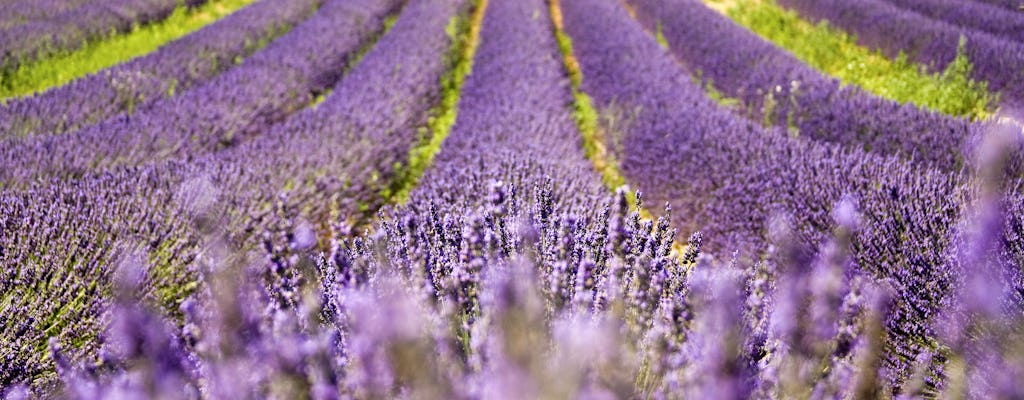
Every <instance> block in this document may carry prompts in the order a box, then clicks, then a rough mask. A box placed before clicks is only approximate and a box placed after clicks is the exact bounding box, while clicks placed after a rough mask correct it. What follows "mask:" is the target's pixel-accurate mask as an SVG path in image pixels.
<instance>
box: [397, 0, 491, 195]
mask: <svg viewBox="0 0 1024 400" xmlns="http://www.w3.org/2000/svg"><path fill="white" fill-rule="evenodd" d="M487 1H488V0H474V2H473V3H474V4H473V7H472V12H471V14H470V15H468V16H466V15H460V16H456V17H454V18H452V20H451V22H449V23H448V27H447V29H446V32H447V33H448V37H450V38H451V40H452V43H451V48H450V50H449V53H448V56H447V59H446V62H447V63H448V68H447V69H446V72H445V74H444V75H443V76H441V101H440V102H439V103H438V105H437V106H435V107H434V108H433V109H432V110H431V111H430V117H429V118H428V120H427V126H425V127H423V128H421V129H420V140H419V143H417V144H416V145H415V146H413V148H412V149H411V150H409V162H408V164H407V165H404V166H402V165H399V166H397V168H395V178H394V180H393V181H392V183H391V185H390V187H388V188H386V189H384V191H383V193H382V196H383V197H384V198H385V199H387V200H388V201H389V202H392V203H395V204H402V203H405V202H406V201H408V200H409V194H410V193H411V192H412V189H413V188H415V187H416V185H417V184H418V183H419V180H420V177H422V176H423V173H424V172H425V171H426V169H427V167H429V166H430V165H431V164H432V163H433V162H434V157H436V156H437V153H439V152H440V151H441V144H442V143H444V140H445V138H447V137H448V134H450V133H451V130H452V126H453V125H455V119H456V118H457V117H458V113H459V98H460V96H461V94H462V85H463V84H464V83H465V82H466V77H467V76H469V74H470V72H472V70H473V56H474V55H476V48H477V46H478V45H479V44H480V28H481V27H482V26H483V20H484V11H485V10H486V9H487Z"/></svg>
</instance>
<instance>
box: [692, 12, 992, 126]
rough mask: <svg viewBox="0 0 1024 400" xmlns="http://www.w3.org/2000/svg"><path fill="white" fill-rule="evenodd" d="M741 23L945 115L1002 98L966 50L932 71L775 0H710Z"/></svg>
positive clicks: (986, 109) (813, 61)
mask: <svg viewBox="0 0 1024 400" xmlns="http://www.w3.org/2000/svg"><path fill="white" fill-rule="evenodd" d="M705 1H706V2H707V3H708V5H709V6H711V7H712V8H715V9H716V10H719V11H724V12H725V13H726V15H728V16H729V17H730V18H732V20H733V21H735V22H736V23H738V24H740V25H742V26H744V27H746V28H747V29H750V30H752V31H754V32H755V33H757V34H758V35H760V36H761V37H763V38H765V39H767V40H768V41H771V42H772V43H774V44H775V45H777V46H779V47H782V48H783V49H786V50H788V51H789V52H790V53H792V54H793V55H794V56H796V58H798V59H800V60H801V61H803V62H804V63H807V64H808V65H810V66H811V67H813V68H815V69H817V70H819V71H821V72H823V73H824V74H826V75H830V76H833V77H836V78H838V79H839V80H840V81H841V82H842V83H843V84H845V85H856V86H859V87H861V88H863V89H865V90H867V91H868V92H871V93H873V94H875V95H877V96H880V97H884V98H887V99H891V100H895V101H897V102H900V103H912V104H915V105H917V106H920V107H924V108H927V109H931V110H935V111H939V112H942V113H945V114H949V115H954V116H961V117H969V118H973V119H978V118H985V117H987V116H989V115H990V114H991V112H992V110H994V109H995V107H996V103H997V98H996V96H995V95H994V94H992V93H991V92H989V91H988V85H987V83H985V82H978V81H975V80H973V79H971V78H970V74H971V68H972V65H971V63H970V61H969V60H968V59H967V56H966V54H964V52H963V43H961V47H960V51H959V52H958V54H957V57H956V59H955V60H954V61H953V62H952V63H950V64H949V65H948V66H947V67H946V70H945V71H941V72H938V71H928V70H927V68H926V67H924V66H922V65H918V64H916V63H913V62H911V61H908V60H907V57H906V55H904V54H900V55H899V56H898V57H896V59H895V60H893V59H889V58H888V57H886V56H885V55H883V54H882V53H881V52H878V51H872V50H870V49H868V48H865V47H862V46H860V45H858V44H857V40H856V37H855V36H853V35H850V34H848V33H846V32H844V31H842V30H840V29H838V28H835V27H833V26H831V25H829V24H828V22H827V21H822V22H820V23H817V24H814V23H811V22H808V21H806V20H804V19H802V18H800V16H799V15H798V14H796V13H795V12H793V11H788V10H786V9H784V8H782V7H780V6H779V5H777V4H776V3H775V2H774V1H772V0H705Z"/></svg>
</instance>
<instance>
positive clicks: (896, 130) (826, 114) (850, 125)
mask: <svg viewBox="0 0 1024 400" xmlns="http://www.w3.org/2000/svg"><path fill="white" fill-rule="evenodd" d="M628 3H629V4H630V5H632V6H633V9H634V10H635V13H636V15H637V18H638V19H640V21H641V22H643V23H644V24H645V25H646V26H647V28H648V29H649V30H652V31H653V30H655V29H658V28H657V27H659V26H660V29H661V32H662V34H663V35H664V37H665V38H666V39H667V41H668V44H669V47H670V49H671V50H672V53H673V54H674V55H675V56H676V57H677V58H678V59H679V60H680V61H681V62H682V63H683V65H685V66H686V68H688V69H689V72H690V74H691V75H699V76H700V77H701V78H702V79H703V80H704V83H705V84H711V85H713V86H714V88H715V89H716V90H720V91H721V92H723V93H725V94H726V95H727V96H729V97H734V98H738V99H740V100H741V101H742V102H743V104H744V105H745V107H746V108H747V109H748V113H749V114H750V116H751V118H753V119H755V120H759V121H762V120H768V121H772V122H773V123H774V125H776V126H779V127H781V128H786V129H794V128H795V129H796V135H798V136H800V137H807V138H811V139H814V140H820V141H827V142H833V143H841V144H844V145H849V146H855V147H860V148H863V149H865V150H869V151H872V152H876V153H881V154H887V155H899V156H902V157H904V158H907V159H913V160H917V161H920V162H922V163H924V164H926V165H930V166H933V167H937V168H942V169H947V170H959V169H960V168H962V167H963V166H964V165H966V164H967V163H966V162H965V160H964V159H963V154H970V153H971V151H970V146H973V145H976V142H977V140H978V139H979V137H980V136H981V134H982V133H983V132H984V131H985V130H986V129H987V126H986V125H985V124H981V123H972V122H970V121H967V120H964V119H960V118H953V117H949V116H945V115H942V114H940V113H936V112H931V111H927V110H923V109H920V108H917V107H915V106H913V105H901V104H899V103H897V102H894V101H889V100H884V99H881V98H878V97H875V96H873V95H870V94H868V93H867V92H864V91H863V90H861V89H859V88H857V87H854V86H841V85H840V82H839V81H838V80H837V79H834V78H831V77H828V76H825V75H823V74H822V73H820V72H818V71H816V70H814V69H812V68H811V67H809V66H808V65H806V64H804V63H802V62H800V61H799V60H797V59H796V58H795V57H793V56H792V55H791V54H789V53H787V52H786V51H784V50H782V49H780V48H778V47H776V46H775V45H773V44H771V43H769V42H767V41H765V40H764V39H762V38H760V37H758V36H757V34H755V33H753V32H750V31H749V30H747V29H744V28H743V27H741V26H738V25H736V24H735V23H734V22H733V21H731V20H729V19H728V18H727V17H725V16H723V15H721V14H719V13H717V12H715V11H713V10H711V9H710V8H708V7H706V6H704V5H703V3H701V2H700V1H698V0H667V1H652V0H630V1H628ZM697 72H699V74H695V73H697Z"/></svg>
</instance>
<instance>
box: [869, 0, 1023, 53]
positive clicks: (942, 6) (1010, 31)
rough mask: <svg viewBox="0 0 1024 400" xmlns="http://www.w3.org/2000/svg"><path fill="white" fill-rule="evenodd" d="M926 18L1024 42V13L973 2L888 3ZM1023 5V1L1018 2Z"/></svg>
mask: <svg viewBox="0 0 1024 400" xmlns="http://www.w3.org/2000/svg"><path fill="white" fill-rule="evenodd" d="M886 1H887V2H889V3H892V4H895V5H897V6H899V7H901V8H904V9H907V10H910V11H913V12H916V13H918V14H921V15H924V16H926V17H929V18H932V19H937V20H941V21H946V22H948V23H950V24H953V25H956V26H960V27H962V28H966V29H975V30H979V31H982V32H988V33H991V34H993V35H996V36H1000V37H1002V38H1004V39H1009V40H1012V41H1014V42H1017V43H1024V13H1019V12H1017V13H1014V12H1006V9H1005V8H1003V7H999V6H997V5H993V4H985V3H982V2H976V1H973V0H954V1H936V0H886ZM1015 3H1017V6H1019V5H1020V4H1019V2H1016V1H1015Z"/></svg>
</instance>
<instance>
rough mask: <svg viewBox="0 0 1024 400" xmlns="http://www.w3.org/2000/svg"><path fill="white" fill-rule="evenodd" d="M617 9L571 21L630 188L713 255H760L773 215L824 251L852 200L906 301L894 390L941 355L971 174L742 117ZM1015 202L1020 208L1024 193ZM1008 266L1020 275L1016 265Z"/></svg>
mask: <svg viewBox="0 0 1024 400" xmlns="http://www.w3.org/2000/svg"><path fill="white" fill-rule="evenodd" d="M609 3H611V2H597V1H584V0H573V1H566V2H565V7H566V10H565V11H566V15H565V20H566V21H565V23H566V30H567V33H569V35H570V36H571V37H572V38H573V40H574V47H575V49H576V50H577V51H576V54H577V57H578V59H579V63H580V67H581V69H582V72H583V76H584V80H583V86H582V89H583V90H584V91H586V92H587V93H589V94H591V95H592V96H593V98H594V100H595V104H596V105H597V106H598V107H599V109H602V110H603V113H604V114H605V117H604V119H605V129H607V130H608V132H607V135H608V137H609V138H610V143H609V147H610V148H612V149H614V150H616V151H617V152H618V159H619V160H620V162H621V164H622V169H623V172H624V174H625V175H626V177H627V179H628V180H630V181H632V182H635V183H636V184H637V186H638V187H639V188H640V189H641V190H643V191H645V192H646V193H647V194H648V195H649V196H650V198H651V199H653V200H654V201H656V202H662V201H667V202H670V203H671V204H672V206H673V207H672V208H673V211H674V213H673V216H674V217H675V220H674V226H676V227H678V228H680V229H682V230H684V231H695V230H701V231H703V232H704V243H705V246H706V248H709V249H712V250H713V251H715V252H725V254H731V253H732V252H737V251H738V252H739V253H738V254H739V256H740V257H741V258H742V257H745V256H749V257H752V259H753V260H756V259H757V257H758V253H757V252H758V251H759V250H758V249H763V248H764V247H765V245H766V244H768V243H770V242H768V241H767V240H768V239H770V237H771V235H770V234H771V231H770V230H769V229H768V227H769V226H770V223H771V221H772V218H773V216H774V215H777V214H780V213H781V214H782V215H785V216H786V217H785V218H786V219H787V220H789V221H790V223H791V224H793V229H794V232H795V233H794V240H796V241H797V243H799V244H800V246H805V247H809V248H815V247H817V246H819V245H820V244H821V243H822V241H823V240H824V239H825V238H827V237H828V235H829V234H830V232H831V230H832V224H831V223H830V216H829V210H830V207H831V206H832V205H833V204H837V203H838V202H840V201H841V200H842V199H844V198H848V199H850V201H852V202H853V203H854V204H856V205H857V208H858V209H859V210H860V212H861V213H862V214H863V217H864V219H865V220H867V221H871V222H870V223H868V224H865V226H863V227H862V228H861V229H860V230H859V231H858V233H857V235H855V236H853V238H852V239H851V245H852V248H851V251H852V253H851V258H852V260H853V262H854V263H855V264H856V265H858V266H859V267H860V268H862V269H863V270H864V271H865V272H870V273H872V274H874V276H876V277H877V278H880V279H888V280H890V281H891V284H892V286H893V287H894V289H895V292H896V294H895V296H896V298H895V305H894V307H895V309H894V310H893V314H892V315H891V317H890V318H889V320H888V321H887V326H888V329H889V334H890V336H889V339H888V340H889V342H888V344H887V346H888V347H889V349H888V350H889V352H888V356H887V358H886V366H887V369H889V372H890V373H891V374H892V376H891V379H892V382H893V383H899V382H900V381H902V379H903V378H905V377H906V376H907V375H909V373H910V370H909V368H910V367H911V364H912V363H913V361H914V360H915V358H916V357H917V354H918V353H920V352H922V351H927V349H929V348H931V347H932V346H933V345H932V344H931V343H930V339H929V338H930V337H932V336H934V331H933V330H932V328H931V322H930V321H932V320H933V317H934V316H935V315H936V313H937V312H938V310H942V309H945V308H946V307H947V305H948V304H949V301H950V297H949V296H950V295H951V293H952V290H953V287H954V286H955V285H956V281H957V279H958V278H957V277H958V274H957V273H956V272H955V271H957V270H959V268H960V266H959V263H958V262H957V260H956V259H955V258H953V257H952V255H953V254H954V253H955V251H956V249H958V248H960V239H959V238H960V236H961V234H960V232H959V230H958V229H957V228H956V226H957V223H958V221H959V220H960V219H961V218H963V215H962V214H961V210H962V208H963V207H964V204H967V203H968V201H969V199H971V198H972V196H973V191H972V189H971V187H973V184H971V179H969V177H967V176H965V175H963V174H959V173H955V174H950V173H945V172H942V171H937V170H929V169H924V168H918V167H913V166H911V165H908V164H907V163H905V162H902V161H900V160H898V159H894V158H883V157H879V156H875V155H871V154H867V153H864V152H861V151H858V150H856V149H847V148H842V147H837V146H834V145H825V144H820V143H816V142H808V141H801V140H796V139H791V138H788V137H785V135H781V134H777V133H772V132H768V131H765V130H763V129H762V128H760V127H758V126H756V125H753V124H751V123H749V122H745V121H743V120H741V119H740V120H738V119H737V118H736V116H734V115H732V114H731V113H729V112H728V111H727V110H724V109H721V108H718V107H717V106H716V105H715V104H714V103H713V102H711V101H710V100H709V99H707V98H706V97H704V93H703V91H702V90H701V88H700V87H698V86H697V85H695V84H693V83H691V82H690V81H689V80H688V78H687V77H686V76H685V74H683V71H682V70H681V69H680V68H679V67H678V65H677V64H676V63H675V62H674V60H672V59H671V57H669V56H668V54H666V52H665V51H664V50H663V49H662V48H660V46H658V44H657V43H656V42H655V41H654V39H653V38H651V37H649V36H647V35H646V34H645V33H644V32H643V31H642V30H641V29H640V28H639V26H637V24H636V23H635V22H633V21H631V20H630V19H629V17H628V15H627V14H626V12H625V10H624V9H623V8H622V7H620V6H615V5H614V4H609ZM598 27H605V28H601V29H598ZM607 27H615V28H607ZM609 32H614V34H611V35H610V36H606V35H608V34H609ZM599 33H600V34H599ZM608 37H614V38H616V39H614V40H609V39H608ZM1019 145H1020V144H1019V143H1016V144H1014V143H1010V142H1007V143H1006V148H1007V149H1009V148H1014V146H1019ZM1000 171H1001V172H1002V170H1000ZM1009 193H1016V191H1015V190H1013V189H1010V190H1009ZM1008 201H1009V202H1010V203H1011V204H1017V203H1019V202H1020V200H1019V196H1017V195H1013V197H1012V198H1011V200H1008ZM1005 219H1006V220H1018V219H1019V215H1017V214H1014V213H1007V214H1006V215H1005ZM998 232H1000V233H1001V234H1005V235H1006V236H1001V237H1004V238H1005V239H1006V240H1008V242H1007V243H1013V239H1014V238H1015V237H1019V233H1017V232H1019V231H1015V230H1014V229H1010V230H1006V231H1005V232H1004V230H998ZM1013 246H1016V245H1013ZM1007 247H1010V246H1007ZM1004 249H1005V248H1004ZM751 251H753V253H750V252H751ZM1005 251H1007V252H1010V253H1013V252H1014V251H1015V250H1012V249H1005ZM1001 269H1002V270H1004V271H1006V272H1007V273H1012V271H1014V270H1018V269H1019V267H1017V266H1016V265H1015V264H1014V263H1012V262H1010V263H1005V262H1004V263H1002V265H1001ZM1017 274H1019V273H1017Z"/></svg>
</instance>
